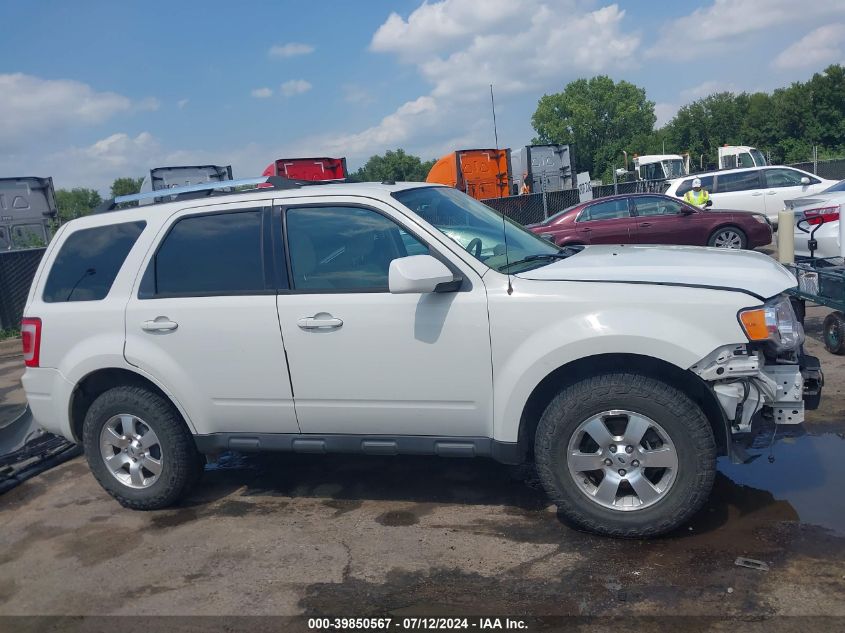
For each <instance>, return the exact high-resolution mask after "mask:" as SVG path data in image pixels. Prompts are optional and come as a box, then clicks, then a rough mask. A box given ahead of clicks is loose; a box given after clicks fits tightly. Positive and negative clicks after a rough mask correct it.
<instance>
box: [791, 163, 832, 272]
mask: <svg viewBox="0 0 845 633" xmlns="http://www.w3.org/2000/svg"><path fill="white" fill-rule="evenodd" d="M843 204H845V180H843V181H841V182H839V183H837V184H835V185H833V186H832V187H830V188H829V189H826V190H825V191H823V192H821V193H820V194H816V195H814V196H811V197H807V198H798V199H797V200H788V201H787V206H789V207H791V208H792V209H793V210H794V211H795V254H796V255H797V256H799V257H809V256H810V247H809V244H808V243H809V241H810V239H811V235H812V239H814V240H816V244H817V246H816V250H815V253H814V256H815V257H841V256H842V251H841V249H840V244H839V213H840V211H841V209H842V205H843Z"/></svg>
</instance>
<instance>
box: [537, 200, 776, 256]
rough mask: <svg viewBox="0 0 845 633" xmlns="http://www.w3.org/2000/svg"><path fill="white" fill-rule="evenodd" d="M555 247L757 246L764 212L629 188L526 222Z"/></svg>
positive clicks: (765, 232)
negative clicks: (715, 207)
mask: <svg viewBox="0 0 845 633" xmlns="http://www.w3.org/2000/svg"><path fill="white" fill-rule="evenodd" d="M526 228H528V229H530V230H531V231H533V232H534V233H538V234H540V235H542V236H543V237H546V238H548V239H550V240H552V241H553V242H554V243H555V244H557V245H559V246H566V245H567V244H687V245H692V246H717V247H719V248H757V247H758V246H765V245H766V244H769V243H771V241H772V227H771V226H770V225H769V221H768V220H767V219H766V216H765V215H763V214H761V213H751V212H748V211H726V210H723V209H720V210H718V211H716V210H712V211H711V210H709V209H706V210H702V209H698V208H696V207H692V206H690V205H688V204H686V203H685V202H683V201H681V200H678V199H677V198H670V197H669V196H664V195H661V194H656V193H635V194H628V195H621V196H610V197H607V198H598V199H597V200H590V201H589V202H582V203H581V204H578V205H575V206H574V207H570V208H568V209H566V210H564V211H561V212H560V213H556V214H555V215H553V216H551V217H550V218H549V219H548V220H546V221H545V222H543V223H542V224H533V225H531V226H527V227H526Z"/></svg>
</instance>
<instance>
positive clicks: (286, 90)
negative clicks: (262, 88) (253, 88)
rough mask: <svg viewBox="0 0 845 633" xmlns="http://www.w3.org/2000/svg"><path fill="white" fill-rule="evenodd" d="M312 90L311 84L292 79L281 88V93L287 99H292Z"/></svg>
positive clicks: (302, 80)
mask: <svg viewBox="0 0 845 633" xmlns="http://www.w3.org/2000/svg"><path fill="white" fill-rule="evenodd" d="M311 88H312V86H311V84H310V83H309V82H307V81H305V80H304V79H291V80H290V81H286V82H285V83H283V84H282V85H281V86H279V92H281V93H282V94H283V95H284V96H286V97H292V96H294V95H301V94H303V93H305V92H308V91H309V90H311Z"/></svg>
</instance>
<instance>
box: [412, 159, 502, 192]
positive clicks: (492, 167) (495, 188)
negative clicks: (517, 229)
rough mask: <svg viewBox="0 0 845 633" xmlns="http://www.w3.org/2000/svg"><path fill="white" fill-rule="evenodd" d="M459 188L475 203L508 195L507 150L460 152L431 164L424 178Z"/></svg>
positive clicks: (427, 180)
mask: <svg viewBox="0 0 845 633" xmlns="http://www.w3.org/2000/svg"><path fill="white" fill-rule="evenodd" d="M425 181H426V182H436V183H440V184H443V185H449V186H450V187H455V188H456V189H460V190H461V191H463V192H465V193H466V194H468V195H470V196H472V197H473V198H476V199H477V200H486V199H488V198H504V197H506V196H509V195H510V182H511V151H510V149H462V150H458V151H457V152H452V153H450V154H446V156H444V157H443V158H441V159H440V160H438V161H437V162H436V163H434V166H433V167H432V168H431V171H429V172H428V176H427V177H426V179H425Z"/></svg>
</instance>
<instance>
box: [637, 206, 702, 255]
mask: <svg viewBox="0 0 845 633" xmlns="http://www.w3.org/2000/svg"><path fill="white" fill-rule="evenodd" d="M631 203H632V205H633V208H634V212H635V213H636V214H637V233H636V239H635V241H636V242H637V243H638V244H689V245H693V246H703V245H706V244H707V238H706V233H707V227H706V224H707V220H706V217H705V216H704V214H703V213H699V212H695V213H691V214H684V213H682V211H683V210H684V208H685V205H684V204H683V203H681V202H680V201H678V200H673V199H672V198H669V197H668V196H634V197H632V198H631Z"/></svg>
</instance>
